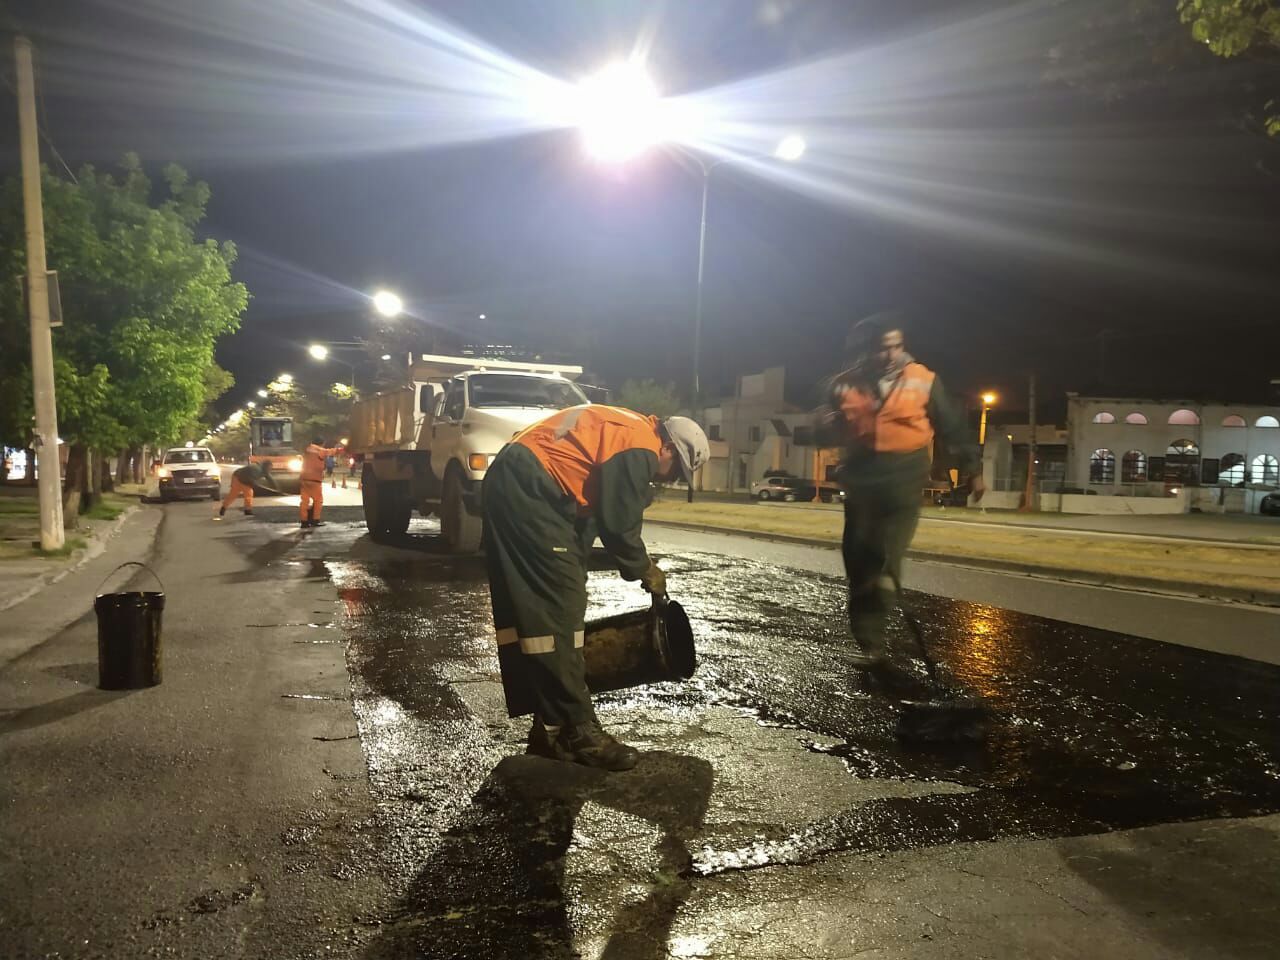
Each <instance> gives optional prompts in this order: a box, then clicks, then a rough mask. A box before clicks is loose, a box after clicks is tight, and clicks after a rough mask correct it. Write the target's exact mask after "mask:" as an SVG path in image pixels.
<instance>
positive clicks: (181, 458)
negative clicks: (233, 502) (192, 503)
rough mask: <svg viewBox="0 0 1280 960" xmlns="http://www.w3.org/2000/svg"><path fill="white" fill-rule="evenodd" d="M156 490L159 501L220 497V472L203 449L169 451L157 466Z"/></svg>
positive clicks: (171, 449)
mask: <svg viewBox="0 0 1280 960" xmlns="http://www.w3.org/2000/svg"><path fill="white" fill-rule="evenodd" d="M156 486H157V487H158V489H159V493H158V495H159V497H160V499H161V500H173V499H175V498H177V497H208V498H209V499H210V500H217V499H218V498H219V497H221V496H222V470H221V468H220V467H219V466H218V461H217V460H216V459H215V458H214V456H213V453H212V451H210V450H208V449H207V448H205V447H172V448H170V449H168V450H166V451H165V452H164V457H163V458H162V459H161V460H160V462H159V463H158V464H156Z"/></svg>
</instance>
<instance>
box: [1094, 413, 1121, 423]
mask: <svg viewBox="0 0 1280 960" xmlns="http://www.w3.org/2000/svg"><path fill="white" fill-rule="evenodd" d="M1093 422H1094V423H1115V422H1116V415H1115V414H1114V413H1107V411H1105V410H1103V411H1102V412H1101V413H1095V414H1094V415H1093Z"/></svg>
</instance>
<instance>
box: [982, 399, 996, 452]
mask: <svg viewBox="0 0 1280 960" xmlns="http://www.w3.org/2000/svg"><path fill="white" fill-rule="evenodd" d="M996 399H997V397H996V395H995V394H994V393H989V392H988V393H984V394H983V395H982V420H981V422H980V423H979V424H978V446H980V447H985V446H986V445H987V411H988V410H990V409H991V408H992V407H993V406H995V402H996Z"/></svg>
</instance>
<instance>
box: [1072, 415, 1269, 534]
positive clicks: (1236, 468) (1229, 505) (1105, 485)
mask: <svg viewBox="0 0 1280 960" xmlns="http://www.w3.org/2000/svg"><path fill="white" fill-rule="evenodd" d="M1067 477H1068V479H1067V482H1068V483H1069V484H1071V485H1072V486H1074V487H1077V488H1083V489H1084V490H1086V492H1088V493H1094V494H1099V495H1103V496H1130V497H1162V496H1163V497H1168V496H1178V497H1180V498H1181V499H1182V500H1183V501H1184V502H1185V503H1186V505H1187V507H1188V508H1198V509H1216V510H1222V511H1223V512H1229V513H1256V512H1257V509H1258V501H1259V500H1261V498H1262V496H1263V495H1264V494H1266V493H1269V492H1271V491H1274V490H1276V489H1280V405H1276V404H1269V405H1258V404H1243V403H1197V402H1193V401H1187V400H1146V399H1135V398H1132V397H1085V396H1080V395H1078V394H1074V393H1068V394H1067Z"/></svg>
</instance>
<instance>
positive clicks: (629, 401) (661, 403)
mask: <svg viewBox="0 0 1280 960" xmlns="http://www.w3.org/2000/svg"><path fill="white" fill-rule="evenodd" d="M618 406H620V407H626V408H627V409H629V410H634V411H636V413H644V414H648V415H650V416H654V417H663V418H665V417H669V416H671V415H672V414H674V413H677V412H679V410H680V399H679V398H678V397H677V396H676V388H675V384H673V383H658V382H657V381H656V380H649V379H645V380H628V381H626V382H625V383H624V384H623V385H622V389H621V390H619V391H618Z"/></svg>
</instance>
